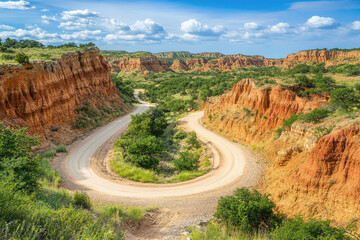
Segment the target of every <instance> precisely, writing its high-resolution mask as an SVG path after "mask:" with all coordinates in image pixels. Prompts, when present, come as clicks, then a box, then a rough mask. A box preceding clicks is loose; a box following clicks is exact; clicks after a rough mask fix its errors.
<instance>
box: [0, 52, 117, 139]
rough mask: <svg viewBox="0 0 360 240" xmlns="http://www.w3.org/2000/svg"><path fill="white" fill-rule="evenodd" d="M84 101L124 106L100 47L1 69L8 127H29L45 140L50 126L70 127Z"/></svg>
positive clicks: (0, 104)
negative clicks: (48, 60) (59, 57)
mask: <svg viewBox="0 0 360 240" xmlns="http://www.w3.org/2000/svg"><path fill="white" fill-rule="evenodd" d="M84 103H86V104H87V105H88V106H94V107H96V106H100V105H101V106H102V107H109V108H112V107H117V106H122V105H123V103H122V100H121V99H120V98H119V96H118V94H117V92H116V89H115V85H114V84H113V83H112V81H111V77H110V70H109V66H108V64H107V63H106V62H105V60H104V59H103V57H102V56H100V55H99V51H98V50H92V51H82V52H77V53H71V54H66V55H64V56H63V57H62V58H61V59H60V60H59V61H56V62H46V63H45V62H42V63H31V64H26V65H23V66H5V67H0V121H2V122H5V124H6V125H9V126H13V127H27V128H28V131H29V133H30V134H32V135H39V136H41V137H42V139H43V140H45V141H46V140H47V139H48V138H49V135H50V134H51V131H49V128H51V126H56V127H64V128H67V127H69V125H70V123H71V122H73V121H76V119H77V111H76V108H77V107H79V106H81V105H82V104H84ZM64 135H66V134H65V133H64Z"/></svg>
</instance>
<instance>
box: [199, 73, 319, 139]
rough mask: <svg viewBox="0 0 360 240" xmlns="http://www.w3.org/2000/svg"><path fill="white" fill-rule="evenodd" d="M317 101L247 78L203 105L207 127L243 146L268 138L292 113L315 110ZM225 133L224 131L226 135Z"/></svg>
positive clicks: (284, 88) (288, 89) (317, 105)
mask: <svg viewBox="0 0 360 240" xmlns="http://www.w3.org/2000/svg"><path fill="white" fill-rule="evenodd" d="M321 104H322V102H321V101H310V100H307V99H305V98H301V97H299V96H298V95H297V93H296V91H294V90H292V89H291V88H290V87H285V86H280V85H268V86H263V87H257V86H256V84H255V82H254V81H253V80H251V79H244V80H242V81H241V82H239V83H235V84H234V86H233V89H232V91H231V92H229V93H227V94H224V95H223V96H221V98H220V99H219V100H218V101H215V102H211V100H210V101H209V102H207V103H206V104H205V117H204V119H205V121H206V122H207V126H213V127H215V126H216V127H217V128H221V129H223V130H224V131H225V130H226V131H228V134H227V136H228V137H229V138H233V139H239V140H242V141H245V142H246V143H255V142H257V140H258V139H259V138H264V137H265V136H266V138H270V137H271V136H273V135H274V133H273V130H274V129H276V128H278V127H279V126H280V125H281V124H282V122H283V120H284V119H287V118H289V117H290V116H291V115H293V114H298V113H301V112H304V111H309V110H311V109H314V108H318V107H319V106H320V105H321ZM226 131H225V132H226Z"/></svg>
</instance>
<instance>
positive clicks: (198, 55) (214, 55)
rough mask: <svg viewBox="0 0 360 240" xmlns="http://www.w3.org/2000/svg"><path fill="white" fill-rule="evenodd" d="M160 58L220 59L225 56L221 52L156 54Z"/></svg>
mask: <svg viewBox="0 0 360 240" xmlns="http://www.w3.org/2000/svg"><path fill="white" fill-rule="evenodd" d="M154 55H155V56H156V57H158V58H167V59H175V60H176V58H219V57H222V56H224V55H223V54H222V53H219V52H203V53H190V52H185V51H183V52H161V53H155V54H154Z"/></svg>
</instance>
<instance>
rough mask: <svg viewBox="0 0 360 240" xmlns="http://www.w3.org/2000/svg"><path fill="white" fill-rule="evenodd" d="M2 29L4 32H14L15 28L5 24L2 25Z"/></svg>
mask: <svg viewBox="0 0 360 240" xmlns="http://www.w3.org/2000/svg"><path fill="white" fill-rule="evenodd" d="M0 29H4V30H14V29H15V28H14V27H12V26H9V25H5V24H0Z"/></svg>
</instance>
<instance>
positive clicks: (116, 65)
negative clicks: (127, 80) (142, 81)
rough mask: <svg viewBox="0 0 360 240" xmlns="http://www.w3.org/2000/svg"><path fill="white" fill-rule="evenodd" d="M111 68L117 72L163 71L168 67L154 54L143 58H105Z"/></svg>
mask: <svg viewBox="0 0 360 240" xmlns="http://www.w3.org/2000/svg"><path fill="white" fill-rule="evenodd" d="M106 61H107V62H109V64H110V65H111V67H112V69H113V70H114V71H117V72H129V71H152V72H157V73H159V72H164V71H166V70H168V69H169V67H168V66H167V65H166V64H165V63H164V62H163V61H161V60H159V59H158V58H157V57H155V56H149V57H144V58H131V57H128V56H125V57H121V58H106Z"/></svg>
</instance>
